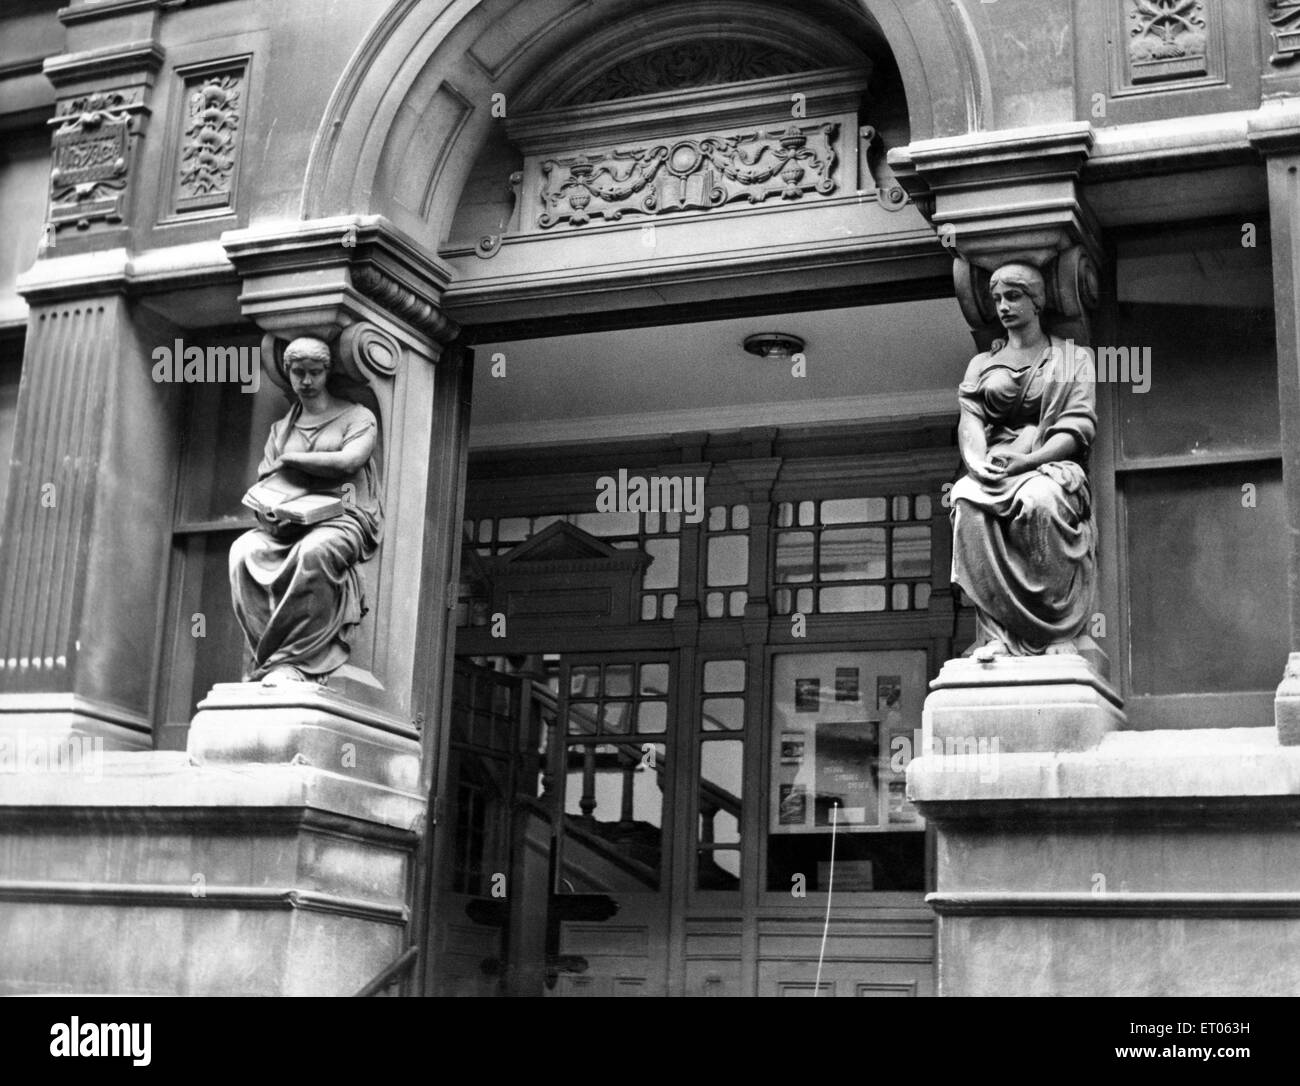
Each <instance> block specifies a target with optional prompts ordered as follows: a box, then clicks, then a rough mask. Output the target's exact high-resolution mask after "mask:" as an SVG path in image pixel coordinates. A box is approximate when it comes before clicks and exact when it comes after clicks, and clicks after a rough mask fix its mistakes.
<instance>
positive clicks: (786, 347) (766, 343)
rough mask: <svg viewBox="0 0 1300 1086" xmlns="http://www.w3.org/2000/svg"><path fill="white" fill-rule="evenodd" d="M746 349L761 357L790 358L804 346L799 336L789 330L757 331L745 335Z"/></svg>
mask: <svg viewBox="0 0 1300 1086" xmlns="http://www.w3.org/2000/svg"><path fill="white" fill-rule="evenodd" d="M744 346H745V350H747V351H748V352H749V353H750V354H756V355H758V357H759V358H778V359H782V360H784V359H789V358H791V357H793V356H794V355H796V354H798V353H799V352H800V351H802V350H803V348H804V342H803V340H802V339H800V338H799V337H798V336H792V335H790V334H789V333H787V332H755V333H754V334H753V335H752V336H746V337H745V344H744Z"/></svg>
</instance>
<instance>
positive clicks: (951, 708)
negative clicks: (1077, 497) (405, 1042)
mask: <svg viewBox="0 0 1300 1086" xmlns="http://www.w3.org/2000/svg"><path fill="white" fill-rule="evenodd" d="M1297 58H1300V4H1295V3H1291V2H1284V0H1178V2H1174V0H997V2H996V3H991V2H983V3H981V2H977V0H802V2H799V3H795V2H790V0H691V2H686V0H663V2H660V0H654V2H646V0H366V2H360V3H333V2H327V0H281V2H279V3H276V4H274V5H268V4H258V3H255V2H254V0H189V2H185V0H181V2H179V3H178V2H175V0H58V2H55V0H17V2H15V3H11V4H9V5H7V6H6V9H5V11H4V12H3V13H2V14H0V134H2V140H0V201H2V203H0V224H3V227H4V231H3V236H4V239H5V241H4V244H3V246H0V464H3V465H4V470H3V471H0V509H2V510H3V513H2V515H0V517H2V519H0V751H3V754H4V764H3V765H0V770H2V771H3V772H0V813H2V816H3V817H0V943H2V944H3V945H4V946H5V948H6V952H5V954H4V955H3V956H2V964H0V990H3V991H5V992H11V993H12V992H118V993H146V992H147V993H177V994H209V993H217V994H231V993H267V994H350V993H352V992H356V991H358V990H362V989H367V990H377V991H386V992H403V993H407V994H419V993H426V994H482V995H490V994H529V995H540V994H552V995H584V994H594V995H619V994H642V995H809V994H818V995H826V994H836V995H932V994H987V993H992V992H1007V993H1019V994H1078V993H1099V994H1117V993H1123V992H1131V993H1140V994H1203V993H1209V992H1215V993H1225V994H1249V993H1260V994H1280V993H1289V994H1295V993H1296V992H1297V991H1300V957H1298V956H1297V952H1296V950H1295V947H1296V946H1297V945H1300V932H1298V931H1297V925H1300V881H1298V879H1300V876H1297V874H1296V872H1297V871H1300V863H1296V862H1293V861H1294V860H1295V859H1296V858H1297V853H1300V835H1298V834H1297V832H1296V830H1295V819H1296V811H1297V803H1300V678H1298V677H1297V676H1298V675H1300V673H1297V672H1296V671H1295V668H1296V667H1297V664H1296V663H1295V661H1297V660H1300V656H1296V655H1293V654H1294V653H1300V595H1298V594H1297V593H1300V588H1297V586H1298V585H1300V543H1298V542H1297V540H1300V316H1298V310H1297V298H1298V297H1300V295H1298V294H1297V289H1296V271H1297V268H1298V267H1300V263H1298V262H1300V247H1298V243H1297V239H1298V238H1300V221H1298V220H1297V207H1298V206H1300V205H1298V204H1297V192H1298V190H1297V185H1298V184H1300V182H1298V181H1297V177H1300V173H1298V172H1297V171H1300V97H1297V95H1300V62H1298V61H1297ZM1009 259H1017V260H1024V261H1028V262H1030V263H1032V264H1034V265H1035V266H1037V267H1038V268H1040V269H1041V270H1042V272H1043V274H1044V277H1045V279H1046V282H1047V285H1048V304H1049V309H1050V311H1051V314H1052V319H1053V322H1054V324H1053V330H1054V333H1055V334H1057V335H1059V336H1061V337H1063V338H1067V337H1068V338H1073V339H1074V340H1075V341H1076V343H1079V344H1086V345H1088V346H1090V347H1091V348H1093V350H1094V352H1095V354H1096V357H1097V359H1098V368H1099V375H1098V376H1099V380H1098V384H1097V404H1098V414H1099V416H1100V419H1101V425H1100V428H1099V431H1098V437H1097V442H1096V445H1095V447H1094V449H1093V451H1092V462H1091V466H1090V471H1091V474H1092V486H1093V494H1094V499H1095V508H1096V516H1097V523H1098V528H1099V563H1100V588H1099V593H1098V598H1097V600H1096V605H1095V610H1096V613H1095V615H1094V616H1093V619H1092V622H1091V623H1090V625H1089V630H1088V632H1089V634H1090V636H1091V638H1092V639H1093V641H1094V642H1095V643H1096V646H1097V649H1098V651H1097V653H1096V654H1094V655H1093V656H1092V657H1090V658H1089V660H1088V661H1087V662H1086V663H1085V662H1084V661H1083V659H1082V658H1075V659H1074V660H1073V661H1072V662H1069V663H1067V664H1057V665H1052V662H1051V661H1050V660H1048V661H1047V664H1048V665H1049V666H1046V667H1040V668H1039V669H1038V670H1037V671H1034V670H1033V669H1032V668H1031V669H1030V670H1029V671H1024V670H1019V671H1016V672H1015V675H1014V676H1009V677H1008V674H1007V673H1004V672H1001V671H999V672H996V673H993V672H972V671H970V670H969V669H970V668H972V667H974V666H975V665H971V664H969V663H963V662H961V661H957V662H956V663H954V664H950V665H949V666H948V667H947V668H945V666H944V665H945V661H952V660H954V659H955V658H958V657H960V655H961V653H962V651H963V650H964V649H965V648H966V646H967V645H969V643H970V641H971V639H972V636H973V619H972V614H971V610H970V607H969V606H968V605H967V604H966V602H965V601H963V599H962V598H961V596H960V593H958V592H955V591H954V589H953V586H952V583H951V579H950V566H951V547H952V544H951V532H950V529H949V519H948V508H947V503H946V501H945V498H946V494H947V491H948V489H949V488H950V486H951V484H952V482H953V480H955V479H956V478H957V475H958V473H959V457H958V453H957V449H956V445H955V437H954V427H955V423H956V418H957V406H956V395H955V387H956V385H957V383H958V381H959V380H960V379H961V375H962V373H963V372H964V367H965V365H966V362H967V361H968V359H969V358H970V356H971V354H972V353H973V352H974V351H975V350H976V349H977V348H979V349H982V348H987V346H988V344H989V342H990V341H991V339H992V338H993V336H994V334H995V332H996V320H995V314H994V313H993V311H992V309H991V307H990V303H989V301H988V295H987V286H988V279H989V273H990V272H991V271H992V270H993V269H995V268H996V267H997V266H999V264H1001V263H1002V262H1004V261H1006V260H1009ZM301 335H312V336H317V337H320V338H323V339H325V340H327V341H328V342H329V343H330V344H331V345H332V350H333V352H334V355H335V366H336V368H337V369H338V370H340V371H341V372H342V375H343V376H344V377H345V378H346V379H347V381H348V382H349V387H350V388H351V389H352V390H353V391H352V395H353V396H354V397H356V398H359V399H361V400H362V401H364V402H365V403H366V404H367V405H368V406H370V407H371V409H372V410H373V411H374V412H375V414H376V417H377V418H378V420H379V425H380V431H381V439H380V445H379V448H380V459H381V466H382V480H383V502H384V508H385V511H386V527H385V539H384V542H383V545H382V546H381V548H380V550H379V552H378V554H377V555H376V556H375V557H374V558H373V559H371V560H370V561H368V562H366V563H365V565H364V569H363V578H364V583H365V586H366V599H367V603H368V611H367V613H366V615H365V617H364V619H363V621H362V623H361V625H360V627H359V628H358V630H357V631H356V636H355V638H354V639H353V643H352V652H351V658H350V661H349V663H348V664H347V665H346V666H345V667H344V668H343V669H341V670H340V671H339V672H336V673H335V674H334V675H333V676H331V678H330V681H329V683H328V684H327V685H325V686H317V685H307V684H290V685H283V686H276V687H266V686H263V685H260V684H256V683H241V682H239V679H240V676H241V674H242V672H243V669H244V666H245V660H244V654H245V651H246V649H245V646H244V644H243V642H242V640H241V636H240V634H239V630H238V627H237V626H236V624H235V621H234V618H233V616H232V613H231V610H230V602H229V588H228V583H227V572H226V555H227V552H228V550H229V546H230V543H231V542H232V540H233V539H234V538H235V537H236V535H237V534H238V533H239V532H240V531H242V530H243V529H244V528H246V527H247V526H248V523H249V521H248V515H247V512H246V511H245V510H243V509H242V507H241V505H240V496H241V494H242V493H243V491H244V489H245V488H246V487H247V486H248V484H249V483H250V482H251V481H252V479H253V476H254V472H255V469H256V466H257V462H258V459H259V456H260V454H261V451H262V444H263V442H264V440H265V435H266V432H267V429H268V427H269V425H270V423H271V422H272V421H273V420H274V419H276V418H277V417H279V416H280V415H281V414H283V413H284V410H285V407H286V400H285V394H286V393H287V387H286V386H285V383H284V379H283V376H282V375H281V374H280V372H279V370H278V369H277V367H276V362H275V360H276V359H277V358H278V357H279V352H280V351H281V350H282V349H283V346H284V344H285V343H286V342H287V341H288V340H290V339H292V338H294V337H296V336H301ZM259 366H260V369H259V368H258V367H259ZM652 495H653V497H652ZM1042 663H1043V661H1037V662H1036V664H1042ZM963 669H966V670H963ZM941 672H942V674H941ZM990 676H993V677H992V678H990ZM931 682H934V686H933V687H931V686H930V685H929V684H930V683H931ZM1279 684H1280V685H1279ZM931 689H933V693H929V692H930V691H931ZM927 694H929V696H930V697H931V699H932V700H931V701H930V702H929V708H928V710H927V709H926V708H925V706H926V700H925V699H926V697H927ZM981 743H983V745H981ZM831 794H834V795H836V796H839V797H841V799H842V801H843V802H842V803H841V801H840V800H836V802H835V804H833V805H832V806H829V807H828V806H827V804H826V803H825V802H824V797H825V796H827V795H831ZM841 808H843V817H844V822H843V824H842V825H841V823H840V821H839V819H840V810H841ZM835 850H838V851H835ZM832 879H834V885H833V887H832V885H831V882H832ZM828 892H830V893H831V895H832V910H831V920H830V924H829V928H828V933H827V936H826V938H825V940H823V929H822V918H823V915H824V914H825V913H826V905H827V894H828Z"/></svg>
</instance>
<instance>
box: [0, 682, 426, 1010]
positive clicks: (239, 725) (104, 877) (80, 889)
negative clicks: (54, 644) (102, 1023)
mask: <svg viewBox="0 0 1300 1086" xmlns="http://www.w3.org/2000/svg"><path fill="white" fill-rule="evenodd" d="M202 706H203V707H202V709H201V711H200V713H199V714H198V716H197V717H196V719H195V724H194V727H193V729H192V730H191V735H190V743H191V750H190V752H189V753H184V754H183V753H171V752H131V753H113V752H107V753H105V752H104V751H102V750H98V751H92V752H91V757H89V758H87V757H86V756H85V755H84V752H83V757H82V759H81V760H80V762H78V763H76V764H75V766H74V765H71V764H68V763H63V764H61V765H60V766H55V765H54V764H53V763H50V764H48V765H47V767H46V768H45V771H43V772H34V771H31V770H27V771H23V772H18V773H14V774H5V775H0V873H2V876H0V946H4V947H5V948H6V953H5V954H4V956H3V959H2V960H0V993H4V994H12V993H35V992H85V993H123V994H126V993H153V994H178V995H252V994H256V995H351V994H353V993H355V992H356V991H358V990H359V989H360V988H361V987H362V986H363V985H365V984H366V983H367V982H368V981H370V980H371V979H373V978H374V977H375V976H376V975H378V974H379V973H380V972H381V971H383V970H384V969H385V968H386V967H387V966H389V965H390V964H391V963H392V962H393V961H394V960H395V959H396V958H397V957H398V956H399V955H400V954H401V953H402V951H403V950H404V949H405V947H406V945H407V940H408V931H407V926H408V924H409V922H410V915H409V893H410V885H411V875H412V870H411V868H412V864H413V857H414V852H415V848H416V845H417V843H418V840H419V834H420V832H421V830H422V827H423V823H424V817H425V809H426V803H425V800H424V797H422V796H421V795H419V794H418V792H417V788H418V783H417V780H418V772H417V771H418V756H417V743H416V740H415V738H414V735H413V734H404V732H406V731H409V729H405V728H403V727H402V726H401V724H400V722H395V721H381V720H378V719H375V718H374V717H373V712H371V711H362V710H360V709H359V708H358V707H357V706H356V705H355V703H350V702H348V701H347V700H346V699H343V698H340V697H338V696H337V695H333V694H331V693H329V692H328V691H325V690H321V689H320V688H318V687H313V686H309V685H307V684H294V685H293V686H291V687H280V688H263V687H260V686H258V685H255V684H239V683H232V684H226V685H221V686H218V687H216V688H215V689H214V691H213V692H212V694H211V695H209V697H208V698H207V699H205V701H204V702H203V703H202ZM368 713H369V715H367V714H368Z"/></svg>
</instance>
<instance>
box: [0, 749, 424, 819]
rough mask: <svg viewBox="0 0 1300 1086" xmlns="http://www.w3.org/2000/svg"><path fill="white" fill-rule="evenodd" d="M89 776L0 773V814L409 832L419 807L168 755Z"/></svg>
mask: <svg viewBox="0 0 1300 1086" xmlns="http://www.w3.org/2000/svg"><path fill="white" fill-rule="evenodd" d="M96 765H97V769H92V771H91V772H79V773H59V772H42V773H36V772H28V773H0V808H10V809H13V808H28V809H35V808H41V807H47V808H53V809H54V810H52V811H51V812H50V817H51V818H55V817H58V815H57V814H56V812H57V811H60V810H64V809H80V810H83V811H84V810H88V809H95V808H100V809H103V810H104V811H105V812H107V811H111V810H114V809H122V810H125V809H144V810H148V811H151V812H153V811H158V812H160V813H162V812H164V811H166V810H167V809H173V808H174V809H176V810H179V811H182V812H184V811H194V810H196V809H209V810H223V809H224V810H226V811H229V812H232V813H233V812H236V811H240V810H247V809H255V810H268V809H273V808H274V809H283V808H298V809H311V810H317V811H321V812H325V813H329V814H333V815H337V816H341V817H343V818H348V819H356V820H360V821H363V822H372V823H376V824H378V825H382V826H389V827H394V828H399V829H402V830H412V829H414V828H416V827H418V826H419V825H421V824H422V822H423V819H424V814H425V808H426V806H427V805H426V803H425V801H424V800H423V799H422V798H421V797H419V796H417V795H415V794H413V793H411V792H406V791H400V790H398V789H396V788H390V787H387V786H385V785H382V784H377V783H375V782H373V781H366V780H362V779H359V778H357V777H350V776H348V775H347V773H346V772H333V771H326V770H322V769H317V768H315V767H313V766H309V765H294V764H282V765H250V764H240V765H206V766H198V765H194V764H193V763H192V762H191V760H190V757H189V755H187V754H183V753H180V752H171V751H143V752H122V753H113V752H106V753H104V754H103V755H102V757H100V758H99V759H97V760H96Z"/></svg>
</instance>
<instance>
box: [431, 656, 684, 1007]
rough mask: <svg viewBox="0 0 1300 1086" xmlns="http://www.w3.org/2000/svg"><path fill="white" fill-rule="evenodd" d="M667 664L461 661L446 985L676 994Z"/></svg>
mask: <svg viewBox="0 0 1300 1086" xmlns="http://www.w3.org/2000/svg"><path fill="white" fill-rule="evenodd" d="M671 672H672V667H671V663H670V660H669V658H668V656H667V655H664V654H660V655H658V656H654V657H650V656H645V655H634V654H605V655H601V656H591V655H586V656H577V655H575V656H572V657H570V656H564V657H561V656H558V655H553V656H546V657H542V656H532V657H527V658H514V657H499V658H494V659H491V660H484V661H477V662H471V661H468V660H459V661H457V664H456V684H455V695H454V698H453V722H452V732H451V738H450V749H449V760H448V783H447V794H448V796H449V797H450V804H451V811H450V817H449V826H448V832H449V833H450V834H451V842H450V846H449V852H450V857H449V860H448V862H447V863H445V864H444V871H443V873H442V876H443V891H442V897H441V906H440V909H439V912H440V916H439V918H438V922H437V924H436V928H437V931H438V935H437V941H438V948H437V951H436V953H437V954H438V957H439V960H440V968H439V971H438V972H439V975H440V977H441V981H440V984H439V992H440V994H446V995H498V994H502V995H543V994H546V995H649V994H653V995H662V994H666V989H667V961H668V947H667V938H668V885H667V883H668V873H669V870H670V865H669V863H668V858H669V856H670V851H669V837H670V833H669V829H668V827H667V826H666V824H665V823H666V818H665V815H666V812H667V811H668V810H669V809H670V805H669V803H668V801H667V796H668V795H670V794H671V785H670V781H671V776H672V768H673V767H672V764H671V760H670V757H669V751H670V746H671V744H670V740H669V734H670V724H671V715H672V714H671V702H670V698H669V691H670V676H671Z"/></svg>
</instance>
